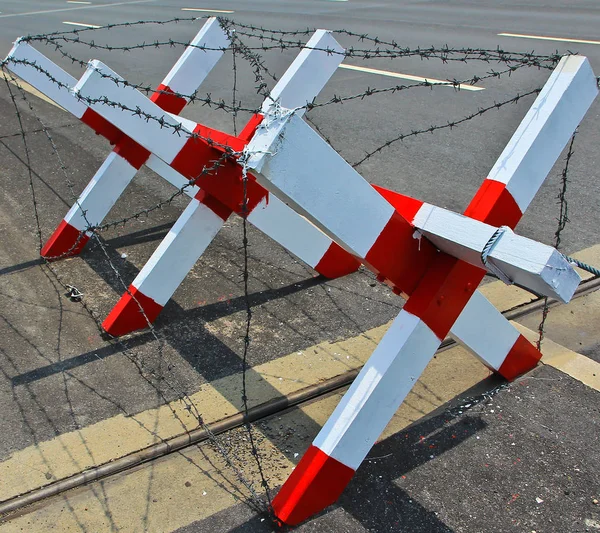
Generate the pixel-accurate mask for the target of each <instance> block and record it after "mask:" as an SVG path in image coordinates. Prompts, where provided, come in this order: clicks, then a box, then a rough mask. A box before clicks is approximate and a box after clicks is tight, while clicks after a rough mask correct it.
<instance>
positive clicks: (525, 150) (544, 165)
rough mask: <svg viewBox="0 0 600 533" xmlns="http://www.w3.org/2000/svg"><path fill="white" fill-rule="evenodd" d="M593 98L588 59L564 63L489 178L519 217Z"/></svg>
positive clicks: (594, 83) (594, 86) (570, 58)
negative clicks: (511, 200)
mask: <svg viewBox="0 0 600 533" xmlns="http://www.w3.org/2000/svg"><path fill="white" fill-rule="evenodd" d="M597 94H598V86H597V81H596V77H595V76H594V73H593V71H592V68H591V67H590V64H589V61H588V60H587V58H585V57H583V56H566V57H563V58H562V59H561V61H560V63H559V64H558V65H557V67H556V68H555V69H554V71H553V72H552V74H551V75H550V78H549V79H548V81H547V82H546V84H545V85H544V87H543V89H542V91H541V92H540V94H539V95H538V97H537V98H536V100H535V102H534V103H533V105H532V106H531V108H530V109H529V111H528V112H527V114H526V115H525V118H524V119H523V120H522V121H521V123H520V124H519V127H518V128H517V130H516V131H515V133H514V134H513V136H512V137H511V139H510V141H509V142H508V144H507V145H506V148H504V150H503V152H502V154H500V157H499V158H498V160H497V161H496V164H495V165H494V166H493V168H492V169H491V170H490V173H489V174H488V176H489V179H493V180H496V181H499V182H501V183H505V184H506V188H507V190H508V191H509V192H510V193H511V195H512V197H513V198H514V199H515V201H516V203H517V205H518V206H519V208H520V209H521V212H522V213H524V212H525V210H526V209H527V207H528V206H529V204H530V202H531V200H533V198H534V196H535V195H536V193H537V191H538V189H539V188H540V186H541V185H542V183H543V182H544V180H545V179H546V176H547V175H548V173H549V172H550V170H551V169H552V167H553V166H554V163H555V162H556V161H557V159H558V158H559V157H560V154H561V152H562V150H563V149H564V147H565V146H566V145H567V143H568V142H569V139H570V138H571V135H572V134H573V132H574V131H575V128H577V126H578V125H579V123H580V122H581V121H582V120H583V117H584V116H585V114H586V113H587V110H588V109H589V107H590V106H591V105H592V102H593V101H594V99H595V98H596V95H597Z"/></svg>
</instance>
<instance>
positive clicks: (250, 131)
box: [239, 113, 264, 142]
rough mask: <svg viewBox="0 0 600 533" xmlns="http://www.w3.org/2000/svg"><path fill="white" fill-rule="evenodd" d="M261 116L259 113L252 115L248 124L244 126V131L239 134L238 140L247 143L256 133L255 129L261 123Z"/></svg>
mask: <svg viewBox="0 0 600 533" xmlns="http://www.w3.org/2000/svg"><path fill="white" fill-rule="evenodd" d="M263 118H264V117H263V115H261V114H260V113H255V114H254V115H252V117H251V118H250V120H249V121H248V123H247V124H246V125H245V126H244V129H243V130H242V131H241V133H240V134H239V138H240V139H242V140H243V141H245V142H249V141H250V139H252V137H254V134H255V133H256V128H258V126H259V124H260V123H261V122H262V121H263Z"/></svg>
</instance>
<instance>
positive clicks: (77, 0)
mask: <svg viewBox="0 0 600 533" xmlns="http://www.w3.org/2000/svg"><path fill="white" fill-rule="evenodd" d="M67 4H91V2H83V1H82V0H67Z"/></svg>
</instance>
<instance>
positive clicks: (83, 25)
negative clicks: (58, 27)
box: [63, 20, 102, 28]
mask: <svg viewBox="0 0 600 533" xmlns="http://www.w3.org/2000/svg"><path fill="white" fill-rule="evenodd" d="M63 24H68V25H69V26H81V27H82V28H101V27H102V26H96V24H85V23H84V22H69V21H68V20H63Z"/></svg>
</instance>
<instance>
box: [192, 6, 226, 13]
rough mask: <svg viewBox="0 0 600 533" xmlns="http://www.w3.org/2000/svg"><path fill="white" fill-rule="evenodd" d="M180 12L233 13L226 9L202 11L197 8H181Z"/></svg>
mask: <svg viewBox="0 0 600 533" xmlns="http://www.w3.org/2000/svg"><path fill="white" fill-rule="evenodd" d="M181 11H200V12H201V13H235V11H230V10H228V9H204V8H199V7H182V8H181Z"/></svg>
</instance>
